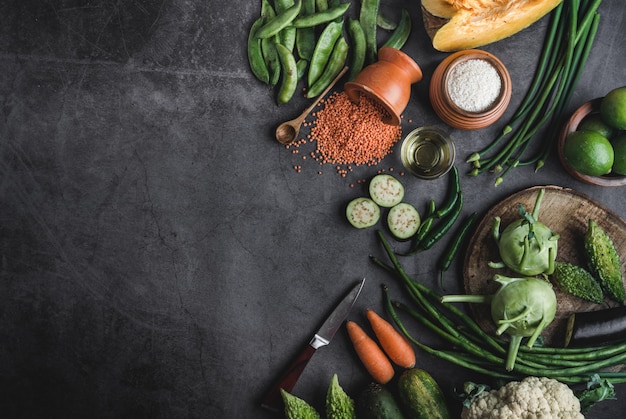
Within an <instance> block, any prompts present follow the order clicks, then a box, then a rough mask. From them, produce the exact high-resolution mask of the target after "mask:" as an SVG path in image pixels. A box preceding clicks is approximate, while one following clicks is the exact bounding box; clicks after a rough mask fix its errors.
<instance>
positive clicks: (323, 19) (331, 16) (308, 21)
mask: <svg viewBox="0 0 626 419" xmlns="http://www.w3.org/2000/svg"><path fill="white" fill-rule="evenodd" d="M349 8H350V3H341V4H340V5H339V6H337V7H333V8H329V9H327V10H325V11H323V12H316V13H314V14H312V15H306V16H304V15H300V16H298V17H297V18H296V19H294V20H293V22H291V24H292V25H293V26H294V27H296V28H309V27H314V26H317V25H322V24H324V23H327V22H331V21H333V20H335V19H337V18H339V17H341V16H343V15H344V14H345V13H346V11H347V10H348V9H349Z"/></svg>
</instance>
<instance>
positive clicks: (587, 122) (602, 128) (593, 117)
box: [576, 113, 613, 138]
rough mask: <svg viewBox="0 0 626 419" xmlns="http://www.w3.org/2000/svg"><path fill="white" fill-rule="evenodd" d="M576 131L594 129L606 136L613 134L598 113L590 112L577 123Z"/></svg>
mask: <svg viewBox="0 0 626 419" xmlns="http://www.w3.org/2000/svg"><path fill="white" fill-rule="evenodd" d="M576 130H577V131H595V132H597V133H598V134H600V135H602V136H603V137H606V138H611V137H612V136H613V128H612V127H611V126H610V125H609V124H607V123H606V122H604V119H602V117H601V116H600V114H599V113H592V114H590V115H588V116H587V117H586V118H585V119H583V120H582V122H581V123H580V124H578V128H576Z"/></svg>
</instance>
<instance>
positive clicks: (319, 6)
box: [315, 0, 328, 12]
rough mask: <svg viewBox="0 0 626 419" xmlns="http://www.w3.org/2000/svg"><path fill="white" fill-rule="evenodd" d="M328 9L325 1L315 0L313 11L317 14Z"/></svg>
mask: <svg viewBox="0 0 626 419" xmlns="http://www.w3.org/2000/svg"><path fill="white" fill-rule="evenodd" d="M327 9H328V1H327V0H315V10H317V11H318V12H323V11H325V10H327Z"/></svg>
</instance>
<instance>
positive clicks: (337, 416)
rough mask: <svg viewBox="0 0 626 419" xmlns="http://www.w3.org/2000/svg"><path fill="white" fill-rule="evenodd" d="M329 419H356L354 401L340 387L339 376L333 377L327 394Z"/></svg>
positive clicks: (327, 415)
mask: <svg viewBox="0 0 626 419" xmlns="http://www.w3.org/2000/svg"><path fill="white" fill-rule="evenodd" d="M326 418H327V419H355V418H356V415H355V413H354V400H352V399H351V398H350V396H348V395H347V394H346V392H345V391H344V390H343V388H342V387H341V386H340V385H339V379H338V378H337V374H334V375H333V378H332V379H331V381H330V386H329V387H328V392H327V393H326Z"/></svg>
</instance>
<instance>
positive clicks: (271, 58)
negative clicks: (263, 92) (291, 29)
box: [261, 0, 280, 86]
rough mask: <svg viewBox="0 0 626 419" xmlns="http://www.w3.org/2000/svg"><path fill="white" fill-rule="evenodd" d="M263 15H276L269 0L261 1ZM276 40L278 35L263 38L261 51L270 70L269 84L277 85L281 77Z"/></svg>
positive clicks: (268, 16)
mask: <svg viewBox="0 0 626 419" xmlns="http://www.w3.org/2000/svg"><path fill="white" fill-rule="evenodd" d="M261 16H263V17H265V18H273V17H274V16H276V12H275V11H274V8H273V7H272V5H271V4H270V2H269V0H263V1H262V3H261ZM275 42H278V39H277V36H276V35H275V36H272V37H269V38H263V39H261V51H262V53H263V60H264V61H265V66H266V67H267V70H268V72H269V84H270V85H272V86H276V84H278V80H279V79H280V61H278V53H277V52H276V45H274V43H275Z"/></svg>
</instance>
